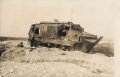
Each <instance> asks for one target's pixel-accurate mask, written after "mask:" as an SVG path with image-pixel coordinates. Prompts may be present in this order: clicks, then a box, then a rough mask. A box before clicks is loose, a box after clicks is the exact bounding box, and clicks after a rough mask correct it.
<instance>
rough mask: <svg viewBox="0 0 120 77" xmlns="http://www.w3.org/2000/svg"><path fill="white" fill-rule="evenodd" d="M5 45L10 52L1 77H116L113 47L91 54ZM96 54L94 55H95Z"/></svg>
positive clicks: (0, 64) (1, 61)
mask: <svg viewBox="0 0 120 77" xmlns="http://www.w3.org/2000/svg"><path fill="white" fill-rule="evenodd" d="M19 42H20V41H4V42H3V43H6V44H7V50H6V51H5V52H3V53H2V55H1V57H0V77H113V76H114V53H113V48H112V45H111V44H110V43H109V44H108V43H101V44H99V45H97V46H96V47H95V49H94V50H93V51H91V53H83V52H81V51H63V50H60V49H57V48H46V47H38V48H34V49H33V50H32V51H31V48H30V47H29V43H28V42H27V41H23V43H24V46H25V47H23V48H20V47H16V46H17V44H19ZM93 52H94V53H93Z"/></svg>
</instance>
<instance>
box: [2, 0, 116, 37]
mask: <svg viewBox="0 0 120 77" xmlns="http://www.w3.org/2000/svg"><path fill="white" fill-rule="evenodd" d="M115 7H116V3H115V1H114V0H1V2H0V35H2V36H17V37H27V36H28V30H29V28H30V26H31V24H34V23H39V22H40V21H53V19H58V20H59V21H72V22H74V23H77V24H81V26H82V27H84V29H85V31H87V32H89V33H93V34H95V35H99V36H100V35H102V36H104V37H106V38H113V37H114V33H115V27H114V25H115V16H114V15H115V12H114V11H115V9H114V8H115Z"/></svg>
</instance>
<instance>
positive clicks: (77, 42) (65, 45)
mask: <svg viewBox="0 0 120 77" xmlns="http://www.w3.org/2000/svg"><path fill="white" fill-rule="evenodd" d="M28 34H29V39H28V40H29V42H30V46H31V47H33V46H34V47H39V46H44V47H49V48H51V47H56V48H60V49H63V50H69V51H70V50H81V51H83V52H89V51H90V50H91V49H93V48H94V46H95V45H96V44H98V43H99V41H100V40H101V39H102V38H103V37H102V36H100V37H99V38H98V37H97V35H93V34H90V33H87V32H85V31H84V28H83V27H81V25H80V24H74V23H73V22H40V23H38V24H32V26H31V28H30V30H29V33H28Z"/></svg>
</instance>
